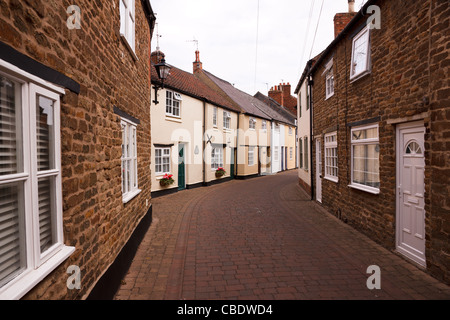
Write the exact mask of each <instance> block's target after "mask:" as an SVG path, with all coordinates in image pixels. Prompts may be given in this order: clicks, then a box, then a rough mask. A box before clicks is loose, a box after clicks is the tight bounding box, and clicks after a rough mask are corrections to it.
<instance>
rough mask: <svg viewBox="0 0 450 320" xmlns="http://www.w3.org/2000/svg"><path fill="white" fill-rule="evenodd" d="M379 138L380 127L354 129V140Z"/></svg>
mask: <svg viewBox="0 0 450 320" xmlns="http://www.w3.org/2000/svg"><path fill="white" fill-rule="evenodd" d="M376 138H378V128H370V129H362V130H354V131H353V133H352V140H353V141H355V140H364V139H376Z"/></svg>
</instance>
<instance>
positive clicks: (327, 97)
mask: <svg viewBox="0 0 450 320" xmlns="http://www.w3.org/2000/svg"><path fill="white" fill-rule="evenodd" d="M333 96H334V92H333V93H332V94H330V95H329V96H326V97H325V101H327V100H328V99H330V98H331V97H333Z"/></svg>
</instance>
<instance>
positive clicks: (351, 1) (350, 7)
mask: <svg viewBox="0 0 450 320" xmlns="http://www.w3.org/2000/svg"><path fill="white" fill-rule="evenodd" d="M354 12H355V0H348V13H354Z"/></svg>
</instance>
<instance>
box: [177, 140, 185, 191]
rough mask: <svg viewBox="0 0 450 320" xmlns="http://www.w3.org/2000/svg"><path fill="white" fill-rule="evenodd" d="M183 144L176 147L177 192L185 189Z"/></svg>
mask: <svg viewBox="0 0 450 320" xmlns="http://www.w3.org/2000/svg"><path fill="white" fill-rule="evenodd" d="M184 149H185V148H184V144H179V145H178V190H184V189H186V174H185V171H186V166H185V161H184V154H185V150H184Z"/></svg>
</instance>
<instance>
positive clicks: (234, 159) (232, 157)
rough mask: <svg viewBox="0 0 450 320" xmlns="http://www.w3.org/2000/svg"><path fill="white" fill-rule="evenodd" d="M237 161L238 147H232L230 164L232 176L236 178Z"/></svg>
mask: <svg viewBox="0 0 450 320" xmlns="http://www.w3.org/2000/svg"><path fill="white" fill-rule="evenodd" d="M235 163H236V149H235V148H231V165H230V178H231V179H234V164H235Z"/></svg>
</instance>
